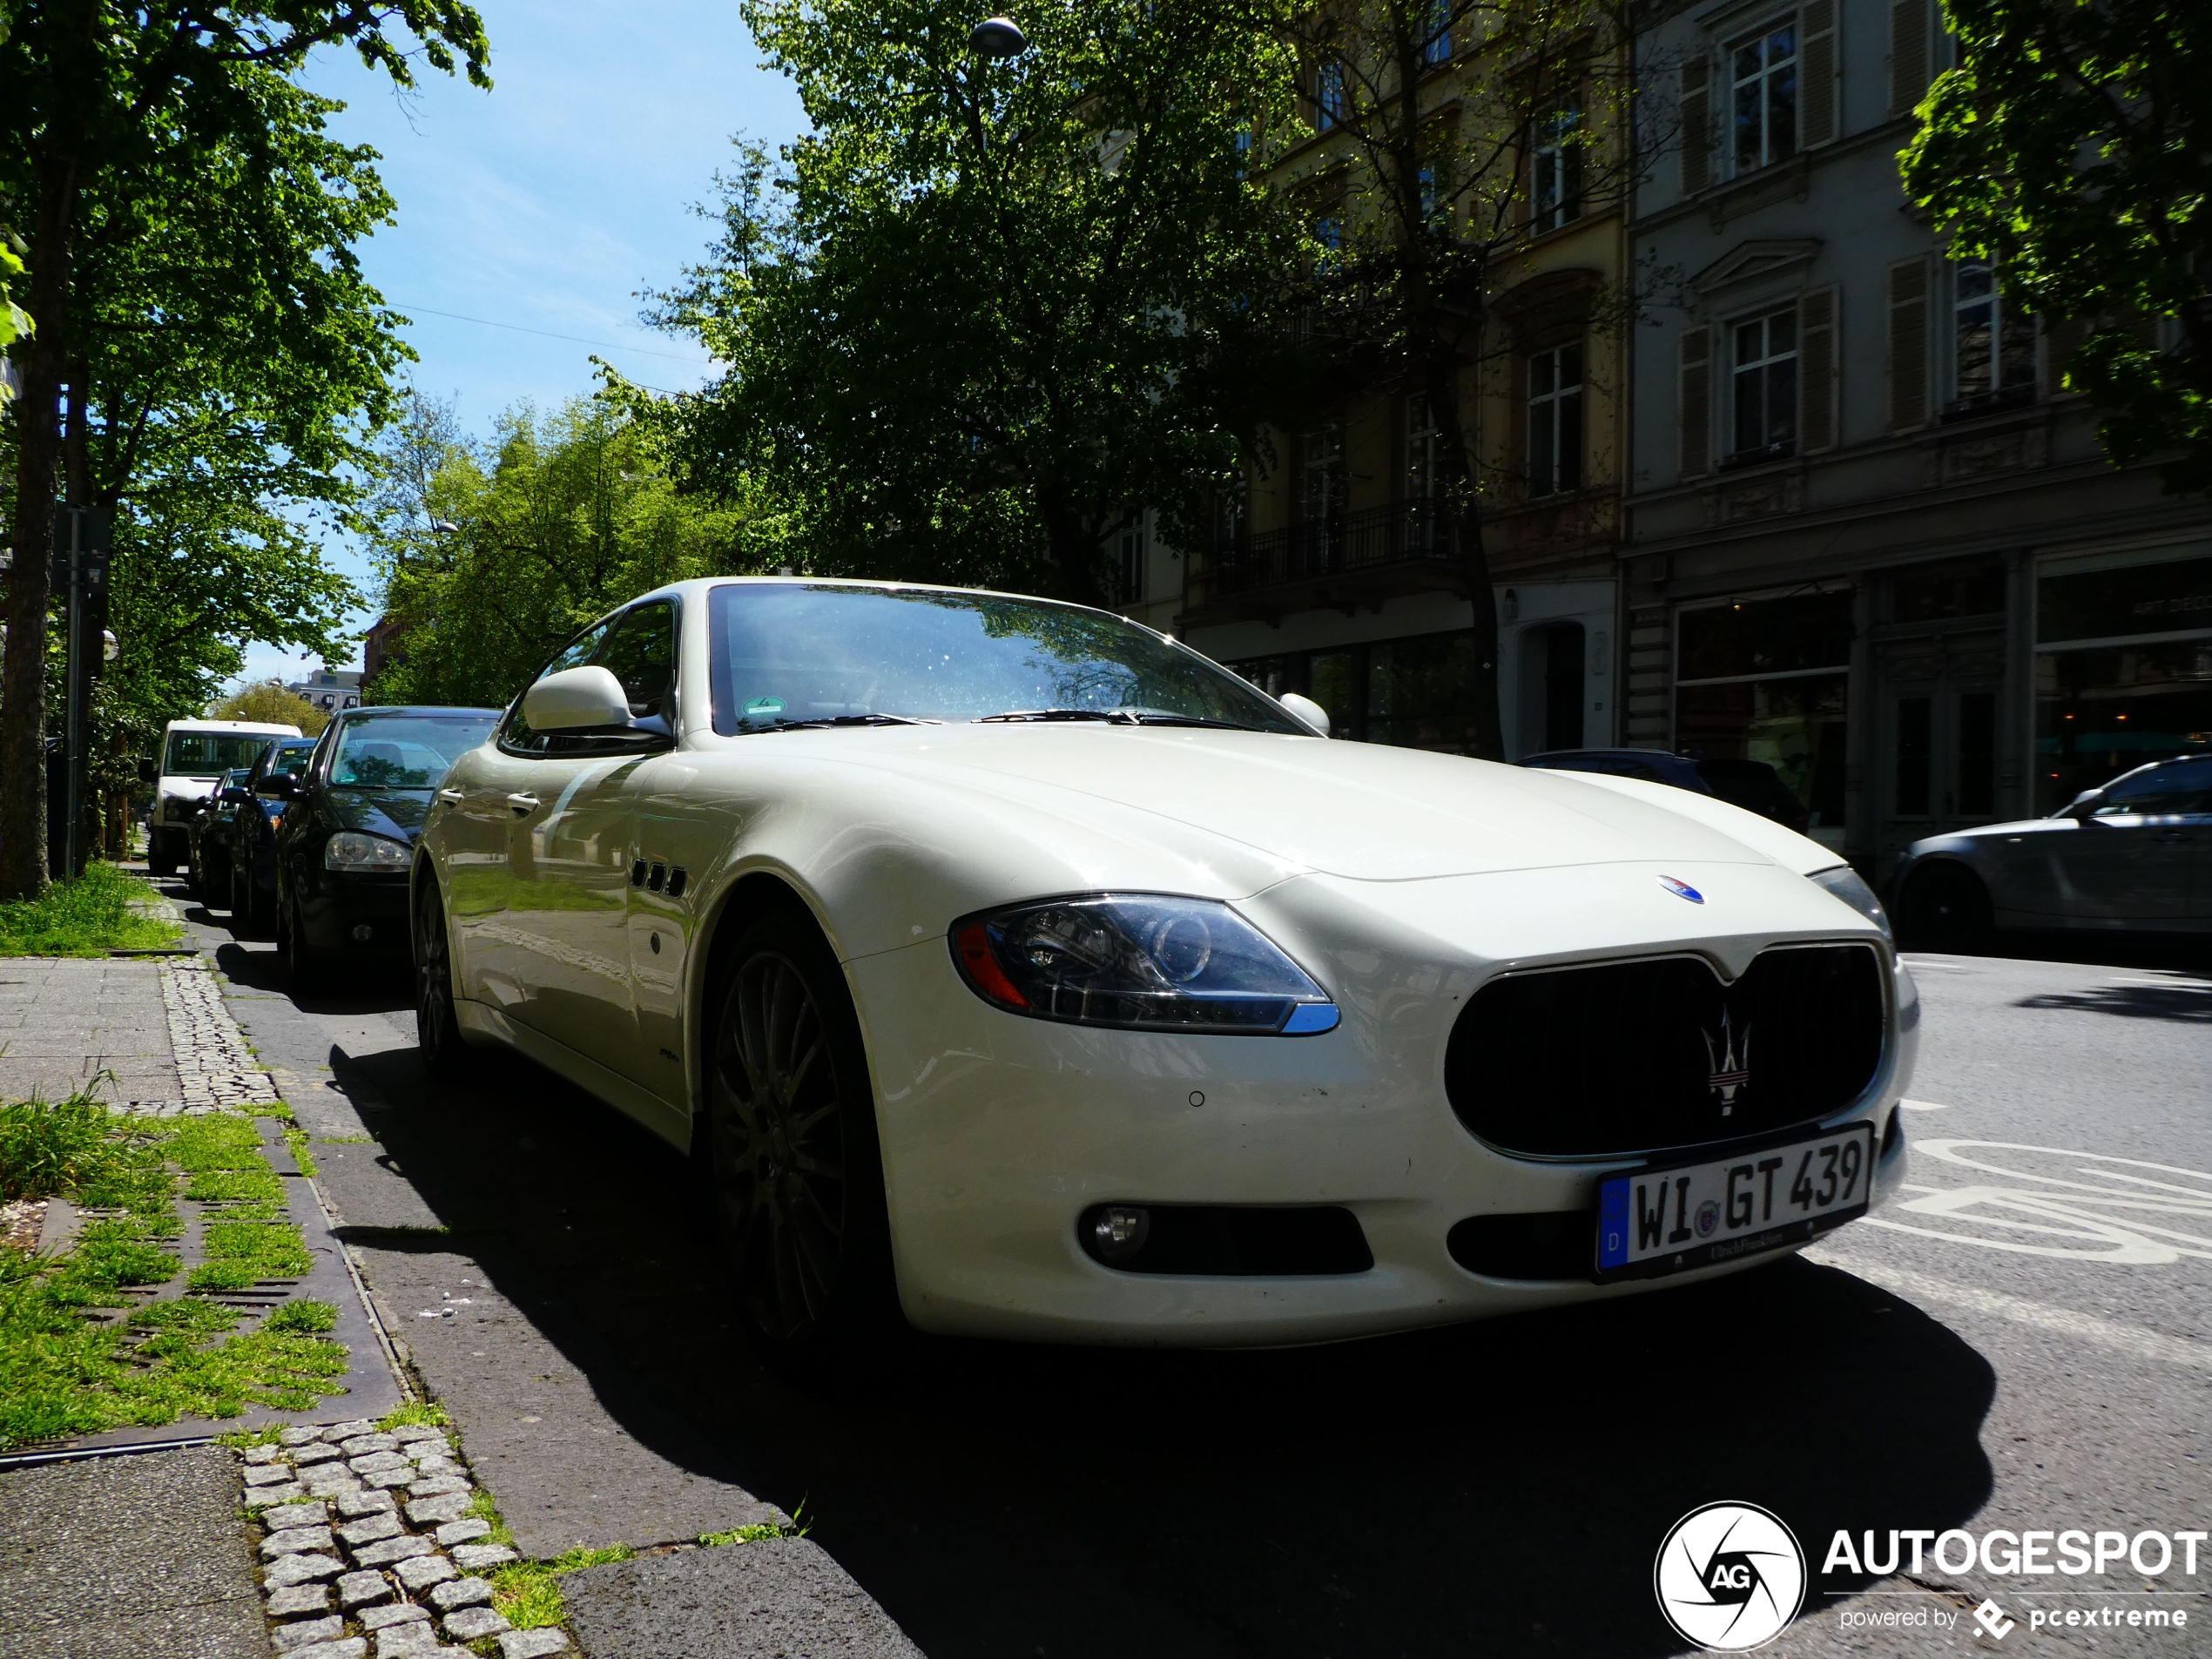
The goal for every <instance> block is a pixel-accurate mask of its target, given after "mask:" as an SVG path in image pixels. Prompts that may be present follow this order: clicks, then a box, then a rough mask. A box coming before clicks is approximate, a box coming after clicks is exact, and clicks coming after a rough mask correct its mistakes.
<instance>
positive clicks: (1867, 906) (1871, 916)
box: [1805, 864, 1897, 945]
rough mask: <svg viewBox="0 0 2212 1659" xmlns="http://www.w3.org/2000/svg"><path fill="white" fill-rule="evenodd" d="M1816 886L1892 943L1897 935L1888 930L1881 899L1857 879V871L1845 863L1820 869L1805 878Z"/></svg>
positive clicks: (1887, 916)
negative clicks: (1870, 923) (1856, 912)
mask: <svg viewBox="0 0 2212 1659" xmlns="http://www.w3.org/2000/svg"><path fill="white" fill-rule="evenodd" d="M1805 880H1808V881H1810V882H1811V883H1812V884H1813V885H1814V886H1815V887H1825V888H1827V889H1828V891H1829V892H1831V893H1832V894H1835V895H1836V896H1837V897H1838V899H1841V900H1843V901H1844V903H1845V904H1847V905H1849V906H1850V907H1851V908H1852V909H1854V910H1856V911H1858V914H1860V915H1862V916H1864V917H1865V918H1866V920H1867V921H1871V922H1872V923H1873V924H1874V925H1875V926H1876V927H1879V928H1880V929H1881V930H1882V937H1883V938H1885V939H1886V940H1888V941H1890V943H1892V945H1894V944H1895V943H1897V935H1896V934H1893V933H1892V932H1891V931H1890V914H1889V912H1888V911H1886V910H1885V909H1883V908H1882V901H1881V900H1879V899H1878V898H1876V897H1875V896H1874V889H1873V888H1871V887H1868V886H1867V885H1866V883H1865V882H1864V881H1862V880H1859V879H1858V871H1856V870H1854V869H1852V868H1851V867H1850V866H1849V865H1847V864H1839V865H1838V866H1837V867H1835V868H1834V869H1832V870H1821V871H1817V872H1816V873H1813V874H1811V875H1810V876H1807V877H1806V878H1805Z"/></svg>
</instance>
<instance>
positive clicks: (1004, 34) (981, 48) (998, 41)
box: [968, 17, 1029, 57]
mask: <svg viewBox="0 0 2212 1659" xmlns="http://www.w3.org/2000/svg"><path fill="white" fill-rule="evenodd" d="M968 44H969V45H970V46H972V47H974V49H975V51H977V52H978V53H980V54H981V56H983V57H1020V56H1021V55H1022V53H1023V52H1025V51H1028V50H1029V37H1028V36H1027V35H1025V34H1023V33H1022V30H1021V29H1020V27H1019V26H1018V25H1016V24H1015V21H1014V19H1013V18H1011V17H986V18H984V19H983V21H982V22H981V23H979V24H976V25H975V30H974V33H973V34H971V35H969V36H968Z"/></svg>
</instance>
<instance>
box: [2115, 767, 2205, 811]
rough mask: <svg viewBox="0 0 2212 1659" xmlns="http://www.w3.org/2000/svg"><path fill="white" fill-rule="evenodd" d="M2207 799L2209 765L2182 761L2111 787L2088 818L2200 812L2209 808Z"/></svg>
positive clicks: (2143, 773)
mask: <svg viewBox="0 0 2212 1659" xmlns="http://www.w3.org/2000/svg"><path fill="white" fill-rule="evenodd" d="M2209 796H2212V765H2205V764H2204V762H2202V761H2201V760H2185V761H2182V763H2181V764H2180V765H2172V766H2159V767H2157V768H2155V769H2154V770H2152V771H2150V772H2142V773H2140V774H2139V775H2137V776H2135V777H2133V778H2130V779H2127V780H2126V781H2125V782H2124V783H2118V784H2114V786H2112V788H2111V789H2109V790H2108V791H2107V792H2106V793H2105V798H2104V799H2102V800H2101V801H2099V802H2098V803H2097V805H2096V810H2095V811H2094V813H2092V816H2093V817H2096V818H2120V817H2135V816H2138V815H2140V816H2141V817H2145V818H2161V817H2164V816H2167V815H2168V814H2169V813H2201V812H2203V811H2205V810H2206V809H2207V807H2208V806H2212V801H2208V799H2207V798H2208V797H2209Z"/></svg>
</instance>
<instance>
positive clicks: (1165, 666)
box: [708, 582, 1312, 737]
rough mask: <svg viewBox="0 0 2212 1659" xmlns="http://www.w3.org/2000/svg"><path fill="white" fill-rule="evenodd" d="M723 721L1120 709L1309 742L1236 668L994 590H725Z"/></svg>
mask: <svg viewBox="0 0 2212 1659" xmlns="http://www.w3.org/2000/svg"><path fill="white" fill-rule="evenodd" d="M708 617H709V621H710V624H711V631H712V651H713V662H712V668H713V687H714V729H715V730H716V731H717V732H720V733H722V734H723V735H724V736H725V737H727V736H731V735H733V734H735V733H737V732H762V731H772V730H774V729H775V728H776V727H777V726H779V725H794V724H805V723H808V722H816V721H846V720H849V721H855V722H858V721H863V720H867V719H869V718H882V717H897V718H906V719H916V720H983V719H990V718H995V717H1000V716H1005V715H1017V714H1046V713H1050V714H1055V715H1058V716H1060V717H1061V718H1068V717H1070V716H1072V717H1073V718H1083V717H1084V716H1085V715H1092V714H1095V715H1100V716H1103V715H1106V714H1117V715H1121V716H1123V717H1124V718H1132V719H1134V720H1136V721H1139V722H1142V721H1145V720H1151V719H1157V720H1162V721H1170V722H1172V721H1194V722H1199V723H1204V724H1219V725H1234V726H1241V727H1245V728H1248V729H1250V730H1251V731H1255V732H1291V733H1296V734H1298V735H1299V736H1311V735H1312V734H1311V733H1310V732H1307V731H1306V729H1305V727H1304V726H1301V725H1297V724H1296V723H1294V722H1293V721H1291V719H1290V718H1288V717H1287V716H1286V715H1285V714H1283V713H1282V712H1281V711H1279V710H1278V709H1277V708H1276V707H1275V706H1274V705H1272V704H1271V703H1270V702H1268V701H1267V700H1266V699H1265V698H1263V697H1261V696H1260V694H1259V693H1258V692H1257V691H1254V690H1252V688H1251V686H1250V685H1246V684H1245V683H1244V681H1243V680H1241V679H1238V678H1237V677H1236V676H1235V675H1233V674H1231V673H1230V672H1229V671H1228V670H1226V669H1224V668H1220V667H1217V666H1216V665H1215V664H1212V663H1210V662H1208V661H1207V660H1206V659H1205V658H1203V657H1201V656H1199V655H1198V654H1197V652H1195V651H1188V650H1185V649H1184V648H1183V647H1181V646H1179V645H1176V644H1171V643H1170V642H1169V641H1167V640H1163V639H1162V638H1161V637H1159V636H1158V635H1157V634H1154V633H1152V632H1150V631H1147V630H1145V629H1143V628H1139V627H1137V626H1136V624H1133V623H1128V622H1124V621H1123V620H1122V618H1120V617H1113V616H1108V615H1105V614H1103V613H1102V612H1099V611H1096V610H1082V609H1080V608H1078V607H1076V606H1074V605H1062V604H1051V603H1049V602H1048V601H1044V600H1035V599H1009V598H1005V597H1000V596H997V595H991V594H980V593H977V594H968V593H945V592H938V591H927V590H921V591H904V590H884V589H880V588H839V587H829V586H824V585H819V584H816V583H804V582H792V583H775V582H771V583H744V584H741V585H740V584H736V583H732V584H731V585H729V586H726V587H719V588H716V589H715V590H713V591H712V594H711V597H710V600H709V606H708Z"/></svg>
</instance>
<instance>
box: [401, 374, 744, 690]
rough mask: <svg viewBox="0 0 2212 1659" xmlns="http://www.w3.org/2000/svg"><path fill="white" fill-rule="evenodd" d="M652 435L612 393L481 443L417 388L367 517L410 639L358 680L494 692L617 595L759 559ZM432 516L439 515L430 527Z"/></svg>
mask: <svg viewBox="0 0 2212 1659" xmlns="http://www.w3.org/2000/svg"><path fill="white" fill-rule="evenodd" d="M658 441H659V434H658V430H657V429H656V428H654V427H653V426H652V425H651V423H650V422H646V421H639V420H637V419H636V418H635V417H633V416H632V415H630V414H628V413H627V412H625V411H624V409H623V408H620V407H618V406H617V404H616V403H615V402H614V401H611V400H609V399H605V398H577V399H576V400H574V401H571V402H570V404H569V405H568V406H567V407H566V408H563V410H561V412H560V413H559V414H558V415H555V416H554V417H553V418H552V419H550V420H546V421H541V420H540V419H539V418H538V416H537V415H536V413H535V412H534V411H533V410H531V409H529V408H522V409H519V410H516V411H514V412H512V413H510V414H509V415H507V416H506V417H505V418H504V419H503V420H502V422H501V426H500V430H499V432H498V434H497V435H496V440H495V441H494V442H493V443H491V444H490V445H489V446H487V451H486V453H483V454H479V453H478V452H477V451H476V450H475V448H473V447H472V446H469V445H468V444H466V443H464V442H461V441H460V440H459V439H458V438H457V437H456V436H455V429H454V428H453V426H452V423H451V419H450V412H449V411H448V410H446V409H444V408H442V407H441V406H439V405H437V404H435V403H432V402H429V401H426V400H421V399H416V400H414V401H412V402H411V403H410V405H409V408H408V413H407V415H405V416H404V417H403V418H402V419H401V421H399V422H397V423H396V424H395V426H394V427H393V428H391V429H390V430H389V431H388V433H387V434H386V435H385V437H384V440H383V441H382V444H381V448H382V452H383V455H384V456H385V466H386V477H387V480H388V488H387V489H386V490H385V491H384V492H383V494H382V495H381V496H380V498H379V513H380V516H378V517H377V518H376V519H375V520H374V529H373V530H372V536H373V539H374V545H375V548H376V553H377V559H378V563H379V566H380V569H381V573H382V576H383V582H384V604H385V610H386V613H387V614H388V615H389V616H392V617H396V618H398V619H399V620H400V621H401V623H402V624H404V625H405V628H406V631H407V633H406V637H407V653H406V658H405V660H404V661H401V662H397V663H395V664H393V665H392V666H390V667H388V668H387V669H385V670H384V671H382V672H381V673H380V674H379V675H378V676H377V678H376V683H375V685H374V687H373V688H371V689H370V691H369V694H370V695H372V696H373V697H374V698H375V699H376V700H378V701H380V702H389V703H453V704H462V705H478V706H486V707H497V706H502V705H504V704H506V702H507V701H508V700H509V698H512V697H513V696H514V695H515V693H516V691H520V690H521V689H522V688H523V686H524V685H527V684H528V683H529V678H530V677H531V676H532V675H533V674H535V673H536V671H538V670H539V669H540V668H541V667H543V665H544V663H545V660H546V658H549V657H550V656H551V655H552V654H553V652H554V651H556V650H557V649H558V648H559V647H560V645H561V644H562V642H563V640H565V639H567V638H568V637H570V635H571V634H573V633H575V632H576V631H577V629H579V628H581V627H583V625H584V624H586V623H588V622H590V621H591V620H592V619H593V618H594V617H599V616H601V615H604V613H605V612H606V611H608V610H612V609H613V608H614V607H615V606H616V605H618V604H622V603H623V602H624V600H626V599H630V598H632V597H635V596H636V595H637V594H640V593H643V592H644V591H645V590H647V589H649V588H654V587H658V586H660V585H661V584H662V583H667V582H675V581H680V580H683V579H685V578H686V577H695V576H707V575H714V574H720V573H725V572H729V571H733V570H748V569H758V568H759V561H758V560H757V559H756V558H751V557H749V556H748V555H747V550H746V548H747V534H748V528H749V527H748V525H747V523H746V522H745V519H744V518H743V516H741V515H740V514H738V513H737V512H735V511H732V510H731V509H722V508H715V507H711V506H708V505H706V504H705V503H703V502H700V501H699V500H698V499H697V498H695V497H688V496H678V494H677V492H676V489H675V488H674V486H673V485H672V484H671V482H670V480H669V478H668V475H667V472H666V469H665V467H664V464H663V463H662V461H661V459H660V456H659V454H658ZM433 457H435V466H434V467H431V468H428V469H423V468H424V463H426V462H428V461H430V459H431V458H433ZM410 468H414V469H416V470H414V471H412V472H410V471H409V470H408V469H410ZM438 523H446V524H448V525H449V526H450V528H449V529H445V530H442V531H441V530H435V529H432V528H431V527H432V526H434V525H435V524H438ZM772 553H773V550H771V556H772Z"/></svg>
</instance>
